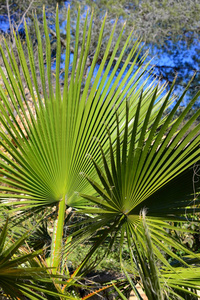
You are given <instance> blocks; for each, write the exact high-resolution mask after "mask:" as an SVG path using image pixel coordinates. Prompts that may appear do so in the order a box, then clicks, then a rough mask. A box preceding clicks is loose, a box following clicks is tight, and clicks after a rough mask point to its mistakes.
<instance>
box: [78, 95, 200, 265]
mask: <svg viewBox="0 0 200 300" xmlns="http://www.w3.org/2000/svg"><path fill="white" fill-rule="evenodd" d="M185 92H186V91H185ZM185 92H184V93H183V95H182V96H181V97H180V99H179V100H178V101H177V103H176V105H175V106H174V108H173V109H172V111H171V113H170V114H169V115H168V116H167V118H166V119H165V122H163V124H162V126H160V122H161V121H162V113H163V110H164V106H165V105H166V103H167V98H166V99H165V102H164V103H163V105H162V107H161V108H160V109H159V110H158V111H157V116H156V118H155V120H154V123H153V124H152V123H151V121H150V120H151V114H152V110H153V103H154V101H155V95H156V91H155V94H154V95H152V100H151V102H149V105H148V108H147V111H146V116H145V118H144V120H143V121H142V122H141V120H140V114H141V103H142V98H143V94H141V97H140V102H139V104H138V107H137V112H136V115H135V117H134V118H132V116H130V114H129V109H130V108H129V102H127V109H126V121H125V125H124V128H123V132H120V124H119V116H118V114H116V136H117V137H116V140H115V143H113V142H112V138H111V131H110V128H109V127H108V128H107V134H108V137H109V139H110V151H109V152H108V153H105V151H104V150H103V148H102V147H101V143H99V147H100V149H101V155H102V161H103V166H102V165H100V164H99V163H97V162H96V161H95V159H94V158H93V157H92V156H91V160H92V162H93V164H94V167H95V169H96V172H97V174H98V178H99V181H95V180H94V179H93V178H91V177H90V176H88V175H87V174H86V175H85V176H86V178H87V180H88V181H89V182H90V184H91V185H92V186H93V188H94V190H95V191H96V196H95V195H86V194H81V195H82V197H84V198H85V199H88V200H90V201H91V202H92V203H93V204H95V207H92V206H91V207H87V208H85V209H84V210H83V212H84V213H89V214H94V219H93V222H94V224H93V225H91V224H90V225H89V227H88V229H87V230H86V228H84V234H85V236H86V235H87V236H90V235H92V234H94V232H95V231H96V230H97V231H98V234H97V235H98V240H99V241H100V239H101V241H104V240H105V238H106V236H107V235H109V234H111V236H112V242H113V241H114V240H115V239H116V237H117V236H121V245H123V240H124V237H126V238H127V239H128V243H129V245H130V248H131V247H132V246H131V245H133V243H136V241H137V240H138V239H139V240H141V243H143V242H142V240H143V231H142V224H141V219H142V218H141V215H140V214H141V211H142V209H145V210H146V213H147V224H148V225H149V228H150V230H151V234H152V241H153V244H154V251H155V254H156V255H157V256H158V257H159V259H160V260H161V261H162V262H163V263H165V264H167V265H168V267H169V268H170V266H169V264H168V263H167V261H166V260H165V258H164V257H163V256H162V255H161V253H160V250H158V249H162V250H164V251H165V253H167V254H168V255H170V256H171V257H174V258H176V259H180V258H178V257H177V255H176V254H175V253H173V251H171V250H170V247H174V248H176V249H181V250H183V251H186V252H187V250H186V249H184V248H183V247H182V246H181V245H180V244H179V243H177V242H176V241H175V240H174V239H173V238H172V237H170V235H168V234H167V232H166V230H164V228H169V229H173V230H181V228H179V229H177V227H173V226H172V225H169V224H168V223H167V222H165V221H181V220H185V218H184V215H185V214H186V216H188V214H191V213H194V212H195V213H197V212H199V206H198V204H199V192H200V186H199V181H198V180H196V179H195V178H194V170H193V166H194V165H195V164H197V162H198V161H199V154H200V148H199V141H200V135H199V132H200V131H199V130H200V125H197V126H196V127H193V128H191V126H192V124H193V122H194V120H196V118H197V117H198V116H199V115H200V110H199V111H197V112H196V114H195V115H194V116H193V117H192V118H191V119H190V120H189V121H188V122H187V123H185V125H184V126H183V127H182V128H181V129H180V130H178V128H179V126H180V124H181V122H182V121H183V119H184V117H185V115H186V114H187V112H188V111H189V110H190V108H191V107H192V105H193V104H194V102H195V101H196V99H197V97H198V95H199V93H198V94H197V95H196V97H194V99H192V101H191V102H190V104H189V105H188V106H187V107H186V108H185V110H184V111H183V113H182V114H181V115H180V117H179V118H177V119H176V120H175V121H173V123H172V118H173V116H174V113H175V112H176V109H177V107H178V105H179V104H180V102H181V101H182V99H183V97H184V94H185ZM169 93H170V92H169ZM158 128H159V130H158ZM195 181H196V183H195ZM99 182H100V183H99ZM192 207H193V208H192ZM194 207H195V209H194ZM181 218H182V219H181ZM100 228H102V229H103V228H104V229H103V230H99V229H100ZM125 232H126V233H125ZM100 237H101V238H100ZM79 238H80V236H79ZM97 243H100V242H97ZM166 244H169V246H170V247H166V246H165V245H166ZM95 249H96V248H95V246H94V247H93V248H92V250H91V253H92V252H93V251H95ZM188 253H189V252H188ZM180 260H181V261H182V263H183V264H184V261H183V260H182V259H180Z"/></svg>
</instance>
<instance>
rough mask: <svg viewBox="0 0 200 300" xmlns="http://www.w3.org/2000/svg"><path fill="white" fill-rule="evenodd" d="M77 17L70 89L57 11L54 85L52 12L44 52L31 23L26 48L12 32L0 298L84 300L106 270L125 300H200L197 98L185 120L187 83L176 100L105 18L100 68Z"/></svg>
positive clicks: (4, 110)
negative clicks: (94, 275)
mask: <svg viewBox="0 0 200 300" xmlns="http://www.w3.org/2000/svg"><path fill="white" fill-rule="evenodd" d="M77 15H78V16H77V20H76V32H75V35H74V38H71V28H72V27H73V25H72V27H71V24H70V22H71V19H70V9H68V12H67V25H66V40H65V43H66V53H65V66H64V76H63V79H62V80H61V77H60V62H61V43H63V41H61V36H60V26H59V13H58V10H57V13H56V25H55V32H56V65H55V72H54V71H52V68H51V66H52V44H51V43H52V40H51V35H50V34H49V29H48V25H47V20H46V14H45V11H44V12H43V29H40V28H39V24H38V22H37V18H35V33H36V37H37V43H36V45H34V48H33V45H32V39H31V35H32V32H31V33H29V32H28V28H27V25H26V23H25V33H26V38H25V41H26V42H25V43H24V40H23V41H21V38H20V36H19V35H17V34H15V33H13V35H14V37H13V38H14V41H15V42H14V44H15V47H14V49H13V48H12V47H11V46H10V44H9V42H7V41H6V40H4V44H2V46H1V47H0V51H1V56H2V61H3V63H4V67H3V68H0V75H1V79H2V81H3V84H2V85H1V86H0V98H1V101H0V109H1V114H0V123H1V129H0V137H1V138H0V146H1V149H0V150H1V152H0V157H1V163H0V164H1V165H0V175H1V177H0V181H1V186H0V198H1V204H0V205H1V208H0V213H1V219H2V220H4V225H2V226H1V235H0V287H1V289H2V290H1V293H2V294H4V295H6V296H9V297H11V298H13V299H27V298H28V299H81V298H82V299H87V298H89V297H91V296H93V294H91V295H89V296H82V293H87V292H86V290H87V289H88V290H90V289H92V288H95V283H93V285H92V286H91V284H90V286H89V284H88V283H87V281H86V274H88V273H89V272H91V271H92V270H97V268H96V265H97V264H98V263H99V262H102V260H103V259H105V258H108V259H109V257H110V259H115V260H116V264H117V267H121V268H122V270H123V272H124V274H125V276H124V277H123V278H122V279H119V280H117V278H115V281H114V282H112V283H107V284H108V286H107V285H106V286H104V285H103V286H100V290H105V289H108V288H109V293H111V294H114V295H115V296H114V297H115V299H117V297H119V299H126V297H128V295H129V293H130V291H131V290H133V292H134V293H135V295H136V297H137V299H142V298H141V295H140V290H139V288H138V285H137V284H139V285H140V286H141V287H142V289H143V290H144V292H145V294H146V295H147V297H148V299H149V300H150V299H159V300H160V299H194V297H196V299H197V294H196V293H197V290H199V289H200V286H199V279H198V278H199V275H200V267H199V253H198V249H195V245H196V244H197V243H198V241H197V240H195V241H194V235H193V233H194V231H193V228H190V226H194V219H195V218H197V215H198V213H199V188H200V186H199V181H198V180H197V179H198V176H199V175H198V171H199V167H198V163H199V153H200V147H199V141H200V135H199V132H200V125H199V124H197V125H196V126H193V125H194V123H195V121H196V119H197V118H198V117H199V115H200V110H197V111H196V113H195V114H193V116H192V118H191V119H189V120H187V121H186V120H185V119H186V117H187V114H188V113H189V112H190V110H191V109H192V107H193V105H194V104H195V102H196V101H197V100H198V97H199V93H200V92H198V93H197V94H196V95H195V96H194V97H193V98H192V99H191V101H190V102H189V103H188V105H187V106H186V107H185V109H184V110H183V111H182V113H180V115H179V116H178V117H175V115H176V112H177V110H178V107H179V105H180V104H181V102H182V100H183V99H184V97H185V95H186V93H187V91H188V89H189V86H190V83H189V84H188V86H187V88H186V89H185V91H184V92H183V94H181V95H180V96H179V98H178V99H176V98H175V97H174V96H173V88H174V86H175V81H174V82H173V84H172V86H171V88H170V89H169V90H166V85H165V84H164V85H162V84H160V83H157V82H156V81H153V78H154V76H153V75H151V73H150V72H149V68H148V63H145V59H146V54H144V55H142V48H141V44H140V40H136V41H135V37H134V35H133V34H132V32H131V33H130V34H129V36H128V37H127V39H126V40H125V41H123V45H122V44H121V43H122V37H123V32H124V30H125V26H123V28H122V29H121V32H120V33H119V34H118V38H117V39H116V34H115V30H116V28H117V24H118V23H117V21H116V22H115V23H114V25H113V28H112V30H110V35H109V37H108V36H107V35H106V37H105V36H104V29H105V25H106V17H105V18H104V19H103V21H102V25H101V29H100V30H99V35H98V38H96V37H95V38H96V48H95V52H94V54H93V56H92V58H91V56H90V53H91V48H90V45H91V43H92V47H94V44H93V41H94V39H93V31H92V28H93V23H94V22H93V16H92V15H90V14H87V15H86V17H85V19H84V22H83V20H82V19H81V18H80V15H81V12H80V10H79V11H78V14H77ZM82 22H83V27H81V24H82ZM82 28H83V29H82ZM114 39H115V42H113V40H114ZM12 42H13V41H12ZM36 48H37V51H35V49H36ZM92 49H93V48H92ZM102 49H104V50H103V51H102ZM72 50H73V51H72ZM100 53H101V60H100V61H99V56H100ZM88 58H89V59H90V60H91V61H90V64H88ZM97 63H98V64H99V66H98V68H96V66H97ZM136 66H137V67H136ZM172 103H174V105H173V107H172V109H171V110H170V111H169V112H168V113H166V110H167V109H168V108H169V106H170V105H172ZM187 226H188V228H186V227H187ZM181 232H182V233H183V234H184V236H185V235H186V234H187V235H188V236H189V237H190V238H191V239H193V242H192V243H190V242H189V240H188V241H187V243H188V244H189V246H190V247H186V246H185V245H184V242H185V240H184V238H182V234H180V233H181ZM197 248H198V247H197ZM77 249H78V251H80V252H83V253H82V255H81V259H82V262H80V263H79V264H78V266H77V265H76V266H74V265H75V263H74V265H72V264H73V262H72V261H71V259H72V255H73V251H74V250H75V251H76V252H75V255H77ZM82 249H84V250H82ZM112 251H115V253H116V255H113V257H112V254H113V253H112ZM70 255H71V256H70ZM75 267H77V268H76V269H75ZM95 268H96V269H95ZM98 287H99V286H98ZM88 293H89V291H88ZM83 297H84V298H83Z"/></svg>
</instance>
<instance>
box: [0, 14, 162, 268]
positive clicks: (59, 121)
mask: <svg viewBox="0 0 200 300" xmlns="http://www.w3.org/2000/svg"><path fill="white" fill-rule="evenodd" d="M105 18H106V17H105ZM105 18H104V20H103V24H102V28H101V31H100V34H99V40H98V43H97V49H96V52H95V55H94V57H93V61H92V64H91V66H90V68H89V70H88V74H87V77H86V78H85V68H86V62H87V57H88V55H89V49H90V48H89V46H90V38H91V33H92V22H93V21H92V15H91V18H90V22H89V25H88V15H87V16H86V19H85V26H84V32H83V38H82V40H81V46H80V39H79V22H80V11H79V12H78V17H77V31H76V43H75V46H74V50H73V51H74V54H73V63H72V65H70V49H71V48H70V47H71V45H70V9H69V10H68V18H67V28H66V31H67V34H66V56H65V78H64V86H63V89H62V90H61V85H60V82H59V80H60V76H59V75H60V74H59V70H60V59H61V46H60V29H59V19H58V10H57V15H56V34H57V52H56V74H55V76H56V80H55V90H54V88H53V79H52V69H51V48H50V38H49V32H48V26H47V21H46V15H45V11H44V33H45V45H46V46H45V49H46V53H45V61H46V64H45V61H44V53H43V47H42V46H43V41H42V35H41V33H40V30H39V26H38V23H37V21H36V24H35V27H36V33H37V39H38V40H37V43H38V64H39V75H38V73H37V69H36V63H35V61H34V54H33V48H32V43H31V38H30V35H29V33H28V29H27V25H26V24H25V31H26V43H27V48H26V49H27V52H28V54H27V55H28V61H27V59H26V56H25V50H23V45H22V42H21V41H20V38H19V37H18V36H16V34H15V40H16V46H17V49H18V60H19V61H20V66H21V69H22V71H23V74H20V70H19V67H18V63H17V58H16V54H14V53H13V50H12V49H9V46H8V44H7V43H6V42H5V47H6V51H7V52H6V53H7V55H5V53H4V51H3V48H2V47H1V55H2V58H3V61H4V65H5V68H6V71H7V77H6V75H5V74H4V72H3V70H2V69H0V74H1V76H2V79H3V81H4V84H5V89H3V88H2V87H0V95H1V99H2V101H1V102H0V108H1V116H0V122H1V125H2V126H1V133H0V134H1V140H0V143H1V147H2V148H1V149H3V150H2V151H1V174H2V177H1V182H2V183H3V184H4V186H2V187H1V191H2V192H1V194H0V197H1V199H2V203H3V204H5V205H6V203H7V202H8V205H9V206H10V205H13V210H12V211H14V209H17V210H20V211H26V212H29V213H30V212H32V211H35V212H39V211H41V210H43V209H44V208H45V207H49V206H56V207H57V211H58V217H57V220H56V221H55V226H54V238H53V242H52V256H51V260H52V262H51V265H52V266H54V267H56V268H57V267H58V264H59V258H60V250H61V245H62V243H61V240H62V232H63V224H64V218H65V209H66V205H67V206H72V207H80V206H81V205H82V203H83V201H82V200H80V197H78V196H77V194H76V193H75V192H79V193H80V192H84V193H86V192H87V193H90V191H91V186H90V185H89V184H88V182H87V180H85V179H84V178H83V176H81V175H80V172H87V174H90V175H91V176H93V175H92V174H94V167H93V165H92V163H91V161H90V160H88V159H87V158H86V156H87V154H88V153H89V154H90V155H92V156H93V157H94V158H95V159H97V161H99V160H100V159H101V158H100V149H99V147H98V141H100V142H101V143H102V145H103V148H104V149H105V151H106V149H108V147H109V144H108V138H107V135H106V132H105V128H104V123H105V122H107V123H109V124H110V126H111V134H112V135H113V137H112V139H113V140H114V139H115V136H116V133H115V128H116V124H115V121H114V119H115V109H116V108H117V111H118V114H119V115H120V121H119V124H120V126H121V129H120V130H123V127H124V120H125V116H126V109H125V107H126V101H125V99H130V100H129V101H130V103H131V104H130V112H131V115H132V116H133V117H134V116H135V114H136V109H137V104H138V103H139V101H140V100H139V99H140V98H139V94H140V92H141V90H142V88H143V87H144V86H145V84H146V82H147V80H146V81H144V80H143V76H142V75H143V74H144V73H145V71H146V69H147V65H146V66H143V68H142V67H140V68H138V69H137V70H136V71H135V72H134V73H133V71H134V70H135V66H136V62H137V59H138V56H139V53H140V50H139V41H136V42H135V43H134V45H133V46H132V47H131V48H130V44H131V42H132V39H133V36H132V33H131V34H130V36H129V37H128V39H127V41H126V43H125V45H124V48H123V50H122V52H121V53H120V54H118V47H119V43H120V39H121V36H122V34H123V30H122V32H121V34H120V36H119V38H118V41H117V43H116V45H115V46H114V48H113V49H112V53H111V54H110V49H111V44H112V38H113V35H114V32H115V27H116V25H117V22H116V23H115V24H114V26H113V29H112V32H111V35H110V38H109V40H108V42H107V48H106V51H105V54H104V56H103V58H102V61H101V64H100V66H99V68H98V71H97V72H96V71H95V66H96V63H97V60H98V54H99V51H100V48H101V44H102V41H103V29H104V25H105ZM80 48H81V49H80ZM127 51H129V53H127ZM125 54H127V58H126V59H125V62H123V67H122V68H121V70H120V72H119V74H117V73H116V72H117V70H118V68H119V66H120V64H121V63H122V61H123V59H124V56H125ZM116 57H117V60H116ZM144 58H145V57H143V58H142V60H141V61H140V65H142V62H143V60H144ZM114 63H115V66H114V67H113V64H114ZM130 63H131V64H130ZM105 64H106V67H105ZM127 68H128V70H127ZM95 72H96V74H95ZM69 73H71V74H69ZM94 75H95V76H94ZM38 77H39V78H38ZM46 78H47V82H46ZM83 84H84V86H83ZM40 86H41V90H40ZM25 91H26V92H25ZM162 91H163V87H161V88H159V89H158V90H156V91H155V87H154V86H148V87H147V88H146V89H145V92H144V93H143V97H142V106H141V111H142V113H141V115H140V122H142V120H143V119H144V117H145V111H146V107H147V105H148V103H149V102H150V101H151V100H150V99H151V97H152V95H153V94H154V97H155V98H156V99H158V97H159V96H160V94H161V92H162ZM26 94H29V96H30V98H29V99H27V95H26ZM165 99H166V97H163V98H161V99H160V100H158V101H157V102H156V104H155V105H154V108H153V114H152V115H151V118H150V120H151V122H153V120H154V119H155V117H156V113H157V108H158V107H160V106H161V105H162V103H164V101H165ZM140 102H141V101H140ZM166 102H167V101H165V103H166ZM94 136H95V138H96V139H94ZM4 200H5V201H4ZM14 207H15V208H14Z"/></svg>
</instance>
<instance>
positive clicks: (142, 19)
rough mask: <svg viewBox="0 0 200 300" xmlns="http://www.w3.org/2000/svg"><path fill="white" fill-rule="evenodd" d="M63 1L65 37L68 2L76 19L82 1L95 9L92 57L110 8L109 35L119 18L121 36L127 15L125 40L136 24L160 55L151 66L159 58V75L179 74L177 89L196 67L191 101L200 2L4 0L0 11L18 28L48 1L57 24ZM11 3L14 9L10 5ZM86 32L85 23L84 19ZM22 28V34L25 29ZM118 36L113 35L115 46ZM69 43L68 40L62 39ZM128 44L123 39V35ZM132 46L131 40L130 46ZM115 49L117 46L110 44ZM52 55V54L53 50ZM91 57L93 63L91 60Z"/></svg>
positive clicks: (199, 70)
mask: <svg viewBox="0 0 200 300" xmlns="http://www.w3.org/2000/svg"><path fill="white" fill-rule="evenodd" d="M57 2H58V3H59V8H60V16H61V20H60V24H61V25H62V26H61V27H62V28H61V37H63V38H64V37H65V29H64V24H66V22H64V21H65V20H66V11H67V4H68V3H69V4H70V5H71V15H72V19H74V20H75V15H76V11H77V7H78V6H79V5H81V10H82V11H81V14H82V16H83V15H84V14H85V12H86V10H87V9H88V8H90V9H93V10H94V16H95V17H94V32H95V33H96V34H95V35H94V36H93V40H92V41H91V46H92V47H91V51H90V53H89V57H88V58H89V59H90V61H91V58H92V55H93V54H94V49H95V47H96V40H97V38H96V37H97V36H98V33H99V28H100V24H101V21H102V17H103V16H104V15H105V12H106V11H107V12H108V17H107V21H106V26H105V33H106V32H107V34H105V39H106V36H108V35H109V33H110V24H111V23H113V20H114V19H115V18H116V17H118V18H119V21H120V22H118V28H117V30H116V34H115V35H116V37H117V36H118V34H119V32H120V30H121V27H122V25H123V23H124V21H125V20H126V23H127V24H126V31H125V33H124V40H125V39H126V37H127V34H128V33H129V32H130V30H132V28H133V29H134V33H135V35H136V36H140V37H141V38H142V41H143V42H145V43H146V46H145V48H144V50H145V49H147V48H148V49H150V57H151V58H152V57H154V56H155V55H156V56H157V57H158V59H156V60H155V59H154V60H153V61H152V65H153V64H154V63H156V67H155V69H154V71H155V74H156V75H157V76H159V77H161V78H162V79H164V80H167V81H168V82H169V83H170V84H171V83H172V82H173V78H174V76H175V75H177V74H178V77H177V88H176V89H177V91H178V90H180V89H182V87H185V86H186V85H187V79H188V77H189V76H190V77H191V76H192V75H193V74H194V72H196V77H195V79H194V81H193V83H192V84H191V86H190V90H189V94H188V96H187V100H189V99H190V98H191V97H192V96H193V95H194V94H195V93H196V91H197V90H198V86H199V80H200V60H199V55H200V50H199V41H200V4H199V1H197V0H190V1H186V0H181V1H173V0H169V1H166V0H161V1H155V0H154V1H151V0H140V1H139V0H131V1H124V0H119V1H117V2H116V1H113V0H109V1H104V0H97V1H92V0H83V1H80V0H78V1H75V0H69V1H55V0H50V1H47V0H42V1H38V0H29V1H18V0H16V1H13V0H7V1H5V0H4V1H0V3H1V6H0V7H1V9H0V14H1V15H4V16H6V15H8V17H9V18H10V19H11V21H12V23H13V24H14V22H15V23H16V26H15V27H16V28H17V29H21V30H22V24H23V17H24V16H25V15H26V17H27V19H28V20H29V25H31V23H32V22H31V20H32V19H33V15H32V12H33V11H36V12H37V15H38V17H39V18H40V17H41V15H42V14H41V9H42V6H43V5H46V9H47V11H48V22H49V23H50V24H53V22H54V21H53V19H54V18H53V17H54V16H55V14H54V11H55V5H56V3H57ZM8 7H9V9H8ZM80 26H81V27H82V31H83V22H82V23H80ZM51 30H52V31H51V34H52V38H53V39H55V37H56V34H55V31H54V27H52V26H51ZM75 30H76V22H74V24H73V26H72V31H71V33H72V38H74V36H75ZM10 33H11V35H12V31H11V32H10ZM21 33H23V32H22V31H21ZM114 43H115V39H114V40H113V45H114ZM62 44H64V43H62ZM122 45H123V39H122ZM130 47H131V45H130ZM104 50H105V49H104V47H102V51H101V52H100V54H99V61H100V60H101V59H102V54H103V51H104ZM111 51H112V47H111ZM52 56H53V55H52ZM90 61H89V60H88V64H90Z"/></svg>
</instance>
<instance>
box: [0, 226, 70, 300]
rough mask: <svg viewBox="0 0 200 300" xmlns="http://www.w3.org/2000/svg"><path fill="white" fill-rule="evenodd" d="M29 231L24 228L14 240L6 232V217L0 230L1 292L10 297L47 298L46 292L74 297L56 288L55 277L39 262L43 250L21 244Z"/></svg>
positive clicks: (52, 294)
mask: <svg viewBox="0 0 200 300" xmlns="http://www.w3.org/2000/svg"><path fill="white" fill-rule="evenodd" d="M29 235H30V232H28V233H27V232H26V233H25V234H24V235H23V236H21V237H20V238H19V239H18V240H17V241H14V240H13V239H12V238H11V237H10V235H9V232H8V220H7V222H6V223H5V225H4V226H3V228H2V230H1V234H0V294H1V295H4V296H5V297H6V296H7V297H9V299H10V298H11V299H25V298H26V297H28V299H33V300H34V299H35V300H36V299H49V297H50V296H49V295H51V296H55V297H59V296H62V297H64V298H67V299H73V297H71V298H70V297H67V296H64V295H62V294H61V293H59V292H58V291H57V289H56V287H55V285H54V281H53V279H55V278H53V275H51V274H50V272H49V270H48V268H46V267H44V266H42V265H41V264H40V263H39V259H38V258H37V257H38V256H39V255H40V254H41V253H42V250H38V251H35V252H31V251H30V250H28V249H27V248H25V247H24V246H23V245H24V243H25V240H26V239H27V237H28V236H29ZM54 277H55V276H54ZM45 286H48V288H46V287H45ZM42 295H43V296H42Z"/></svg>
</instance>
